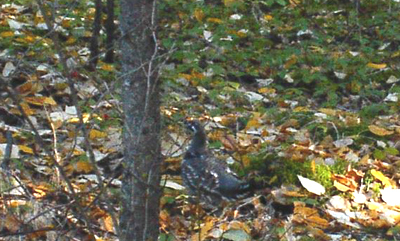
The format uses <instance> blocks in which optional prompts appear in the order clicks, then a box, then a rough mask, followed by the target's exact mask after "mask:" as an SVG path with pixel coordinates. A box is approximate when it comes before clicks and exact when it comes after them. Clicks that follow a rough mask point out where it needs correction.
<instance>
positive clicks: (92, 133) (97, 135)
mask: <svg viewBox="0 0 400 241" xmlns="http://www.w3.org/2000/svg"><path fill="white" fill-rule="evenodd" d="M106 136H107V133H105V132H102V131H98V130H95V129H92V130H90V133H89V138H90V139H91V140H94V139H99V138H104V137H106Z"/></svg>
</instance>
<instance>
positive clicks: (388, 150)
mask: <svg viewBox="0 0 400 241" xmlns="http://www.w3.org/2000/svg"><path fill="white" fill-rule="evenodd" d="M385 152H386V153H387V154H390V155H393V156H395V155H398V154H399V150H397V149H396V148H394V147H388V148H385Z"/></svg>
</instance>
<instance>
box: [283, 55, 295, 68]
mask: <svg viewBox="0 0 400 241" xmlns="http://www.w3.org/2000/svg"><path fill="white" fill-rule="evenodd" d="M296 63H297V56H296V55H294V54H293V55H292V56H290V58H289V59H288V60H287V61H286V63H285V65H284V68H285V69H288V68H290V66H292V65H294V64H296Z"/></svg>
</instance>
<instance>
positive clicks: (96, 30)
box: [89, 0, 102, 70]
mask: <svg viewBox="0 0 400 241" xmlns="http://www.w3.org/2000/svg"><path fill="white" fill-rule="evenodd" d="M95 9H96V12H95V15H94V22H93V30H92V38H91V39H90V60H89V67H90V68H91V69H92V70H95V69H96V65H97V62H98V60H99V35H100V30H101V12H102V3H101V0H96V1H95Z"/></svg>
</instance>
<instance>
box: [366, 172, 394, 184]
mask: <svg viewBox="0 0 400 241" xmlns="http://www.w3.org/2000/svg"><path fill="white" fill-rule="evenodd" d="M371 174H372V176H374V177H375V178H376V179H378V180H379V181H381V182H382V184H383V186H384V187H395V185H394V186H392V182H391V181H390V179H389V178H387V177H386V176H385V175H383V173H382V172H380V171H377V170H375V169H372V170H371Z"/></svg>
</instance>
